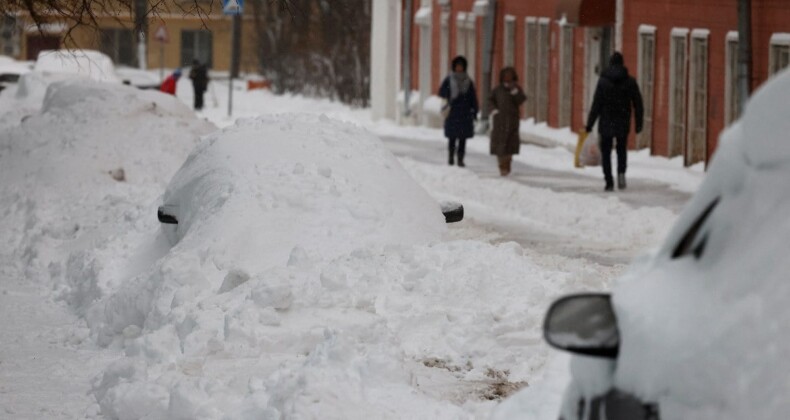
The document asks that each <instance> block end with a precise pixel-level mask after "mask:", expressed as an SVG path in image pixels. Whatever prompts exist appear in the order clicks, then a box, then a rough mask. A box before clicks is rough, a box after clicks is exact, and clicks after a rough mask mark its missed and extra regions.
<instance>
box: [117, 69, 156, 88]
mask: <svg viewBox="0 0 790 420" xmlns="http://www.w3.org/2000/svg"><path fill="white" fill-rule="evenodd" d="M116 73H117V74H118V76H119V77H120V78H121V79H122V80H123V82H124V83H125V84H128V85H132V86H134V87H136V88H138V89H143V90H146V89H151V90H154V89H157V90H158V89H159V86H161V85H162V81H161V80H159V77H158V76H157V75H155V74H153V73H151V72H150V71H146V70H140V69H135V68H132V67H125V66H121V67H118V68H117V69H116Z"/></svg>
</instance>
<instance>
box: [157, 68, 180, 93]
mask: <svg viewBox="0 0 790 420" xmlns="http://www.w3.org/2000/svg"><path fill="white" fill-rule="evenodd" d="M180 78H181V69H176V70H175V71H174V72H173V73H172V74H170V76H167V78H166V79H165V81H164V82H162V85H161V86H159V90H160V91H162V92H164V93H169V94H171V95H173V96H176V85H177V84H178V79H180Z"/></svg>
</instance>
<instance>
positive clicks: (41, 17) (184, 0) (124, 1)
mask: <svg viewBox="0 0 790 420" xmlns="http://www.w3.org/2000/svg"><path fill="white" fill-rule="evenodd" d="M267 1H270V2H271V3H272V4H275V5H278V6H280V7H283V8H284V9H285V10H286V11H288V10H292V9H293V7H292V5H291V3H292V0H267ZM221 6H222V1H221V0H175V1H167V0H2V1H0V16H19V15H27V16H29V17H30V19H31V20H32V21H33V23H34V24H35V25H36V26H38V27H39V28H41V27H42V25H44V24H47V23H51V22H53V21H57V22H61V23H65V24H67V25H68V28H69V30H68V32H67V35H66V37H67V38H68V37H70V36H71V33H72V30H73V29H75V28H78V27H90V28H95V29H98V28H99V18H106V17H108V16H109V17H115V18H116V19H117V20H119V21H120V16H130V15H131V16H134V17H135V30H137V31H139V30H141V29H143V25H145V21H146V20H147V19H149V18H152V17H156V16H159V15H161V14H164V13H174V12H176V13H177V12H180V13H183V14H184V15H185V16H197V17H200V18H206V17H208V16H209V15H210V14H211V13H212V12H213V11H216V10H219V8H221Z"/></svg>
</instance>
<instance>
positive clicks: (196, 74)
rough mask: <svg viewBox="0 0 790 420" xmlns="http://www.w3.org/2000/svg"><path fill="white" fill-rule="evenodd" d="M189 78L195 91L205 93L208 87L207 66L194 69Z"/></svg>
mask: <svg viewBox="0 0 790 420" xmlns="http://www.w3.org/2000/svg"><path fill="white" fill-rule="evenodd" d="M189 78H190V79H192V86H194V87H195V90H199V91H201V92H205V91H206V88H207V87H208V68H206V65H205V64H199V65H197V66H194V67H192V70H190V72H189Z"/></svg>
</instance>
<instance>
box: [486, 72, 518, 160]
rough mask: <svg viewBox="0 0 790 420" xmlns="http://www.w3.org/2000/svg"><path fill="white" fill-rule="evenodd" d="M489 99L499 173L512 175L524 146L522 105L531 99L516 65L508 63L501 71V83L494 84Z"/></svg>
mask: <svg viewBox="0 0 790 420" xmlns="http://www.w3.org/2000/svg"><path fill="white" fill-rule="evenodd" d="M488 100H489V102H490V104H491V110H492V111H491V116H492V118H493V123H494V126H493V128H492V130H491V154H492V155H495V156H496V157H497V160H498V161H499V174H500V175H502V176H508V175H509V174H510V166H511V163H512V161H513V155H517V154H518V152H519V149H520V147H521V138H520V137H519V124H520V120H521V114H520V111H519V107H520V106H521V104H523V103H524V101H526V100H527V95H525V94H524V91H523V90H522V89H521V87H520V86H519V85H518V76H517V74H516V69H514V68H513V67H505V68H504V69H502V71H500V72H499V86H497V87H496V88H494V90H493V91H492V92H491V96H490V97H489V98H488Z"/></svg>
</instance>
